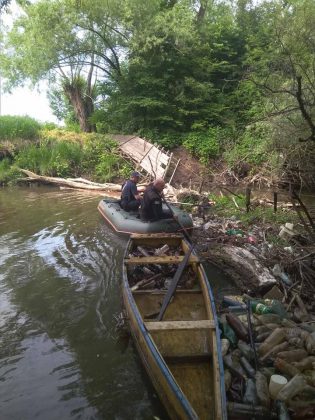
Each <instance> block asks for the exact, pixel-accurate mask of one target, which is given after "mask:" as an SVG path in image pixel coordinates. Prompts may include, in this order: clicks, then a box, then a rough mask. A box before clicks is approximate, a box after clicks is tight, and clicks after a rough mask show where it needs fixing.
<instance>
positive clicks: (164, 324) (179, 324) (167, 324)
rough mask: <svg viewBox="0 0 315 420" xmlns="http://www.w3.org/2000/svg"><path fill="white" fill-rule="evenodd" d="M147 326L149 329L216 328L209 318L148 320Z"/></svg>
mask: <svg viewBox="0 0 315 420" xmlns="http://www.w3.org/2000/svg"><path fill="white" fill-rule="evenodd" d="M145 326H146V328H147V330H148V331H161V330H167V331H171V330H195V329H198V330H203V329H206V330H209V329H211V328H215V325H214V322H213V321H210V320H209V319H202V320H198V321H155V322H146V323H145Z"/></svg>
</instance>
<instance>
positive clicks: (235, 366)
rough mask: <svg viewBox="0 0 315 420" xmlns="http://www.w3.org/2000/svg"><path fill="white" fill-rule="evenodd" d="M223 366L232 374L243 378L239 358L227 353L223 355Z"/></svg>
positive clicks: (243, 374) (243, 373)
mask: <svg viewBox="0 0 315 420" xmlns="http://www.w3.org/2000/svg"><path fill="white" fill-rule="evenodd" d="M223 361H224V364H225V366H226V367H227V368H228V369H229V370H230V371H231V372H232V373H233V375H235V376H238V377H239V378H242V379H245V376H246V375H245V372H244V369H243V368H242V367H241V365H240V363H239V360H238V359H237V357H235V356H234V355H232V354H227V355H225V356H224V357H223Z"/></svg>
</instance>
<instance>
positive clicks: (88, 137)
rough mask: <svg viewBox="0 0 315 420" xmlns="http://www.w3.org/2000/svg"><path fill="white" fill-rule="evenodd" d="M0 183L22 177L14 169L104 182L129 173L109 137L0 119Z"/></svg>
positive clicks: (24, 119) (23, 119)
mask: <svg viewBox="0 0 315 420" xmlns="http://www.w3.org/2000/svg"><path fill="white" fill-rule="evenodd" d="M0 127H1V137H0V139H1V140H0V183H1V184H2V185H3V184H9V183H15V182H17V181H18V179H19V178H21V177H23V174H21V173H20V172H19V170H18V168H22V169H28V170H31V171H33V172H35V173H37V174H40V175H45V176H58V177H86V178H88V179H92V180H94V181H98V182H107V181H109V180H112V179H113V178H115V177H127V176H128V175H129V173H130V171H131V169H132V167H131V165H130V164H129V163H128V162H126V161H125V160H123V159H122V158H121V157H120V155H119V153H118V150H117V143H116V142H115V141H113V140H112V139H111V138H110V137H109V136H106V135H103V134H96V133H82V134H81V133H74V132H69V131H66V130H63V129H58V128H55V127H54V126H53V125H50V126H48V125H47V124H44V125H41V124H39V123H38V122H37V121H35V120H33V119H31V118H29V117H7V116H4V117H0Z"/></svg>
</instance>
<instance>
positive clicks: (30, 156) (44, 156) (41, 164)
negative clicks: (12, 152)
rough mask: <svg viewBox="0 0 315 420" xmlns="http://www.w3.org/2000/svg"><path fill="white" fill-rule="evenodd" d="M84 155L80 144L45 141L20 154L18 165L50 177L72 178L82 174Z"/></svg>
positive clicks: (17, 158) (27, 148)
mask: <svg viewBox="0 0 315 420" xmlns="http://www.w3.org/2000/svg"><path fill="white" fill-rule="evenodd" d="M82 157H83V153H82V151H81V147H80V144H78V143H71V142H67V141H60V142H58V141H55V142H54V141H49V142H47V141H43V142H41V144H40V145H39V146H35V145H30V146H29V147H26V148H25V149H23V150H22V151H21V152H20V153H18V155H17V157H16V161H15V162H16V164H17V165H18V166H19V167H21V168H23V169H29V170H30V171H33V172H35V173H38V174H41V175H48V176H61V177H64V176H70V175H76V174H78V173H79V172H80V166H81V165H80V164H81V161H82Z"/></svg>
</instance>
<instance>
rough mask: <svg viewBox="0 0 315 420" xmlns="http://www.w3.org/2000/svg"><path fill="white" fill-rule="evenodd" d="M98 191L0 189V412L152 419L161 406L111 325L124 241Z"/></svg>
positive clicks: (24, 416)
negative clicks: (101, 210) (109, 222)
mask: <svg viewBox="0 0 315 420" xmlns="http://www.w3.org/2000/svg"><path fill="white" fill-rule="evenodd" d="M99 200H100V196H98V195H95V194H92V195H91V194H89V193H84V192H75V191H70V190H63V191H62V190H57V189H54V188H48V187H34V186H33V187H32V188H12V189H11V188H3V189H1V190H0V418H1V419H4V420H11V419H12V420H20V419H21V420H28V419H29V420H33V419H45V420H49V419H51V420H56V419H58V420H63V419H153V418H154V417H157V418H160V419H163V418H166V415H165V412H164V410H163V408H162V406H161V404H160V402H159V400H158V398H157V396H156V394H155V392H154V390H153V388H152V386H151V383H150V381H149V379H148V378H147V376H146V373H145V371H144V369H143V367H142V365H141V363H140V360H139V357H138V354H137V353H136V351H135V348H134V347H133V345H132V342H131V340H127V339H126V337H125V339H124V340H123V339H122V337H121V334H120V333H119V332H118V331H117V319H118V317H119V314H120V313H121V312H122V309H123V307H122V300H121V293H120V278H121V272H122V270H121V262H122V256H123V252H124V247H125V245H126V240H125V239H123V238H120V237H118V236H117V235H115V234H114V233H113V232H112V230H111V229H110V228H109V227H107V226H106V225H105V223H104V222H103V220H102V219H101V217H100V215H99V214H98V212H97V204H98V201H99Z"/></svg>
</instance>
